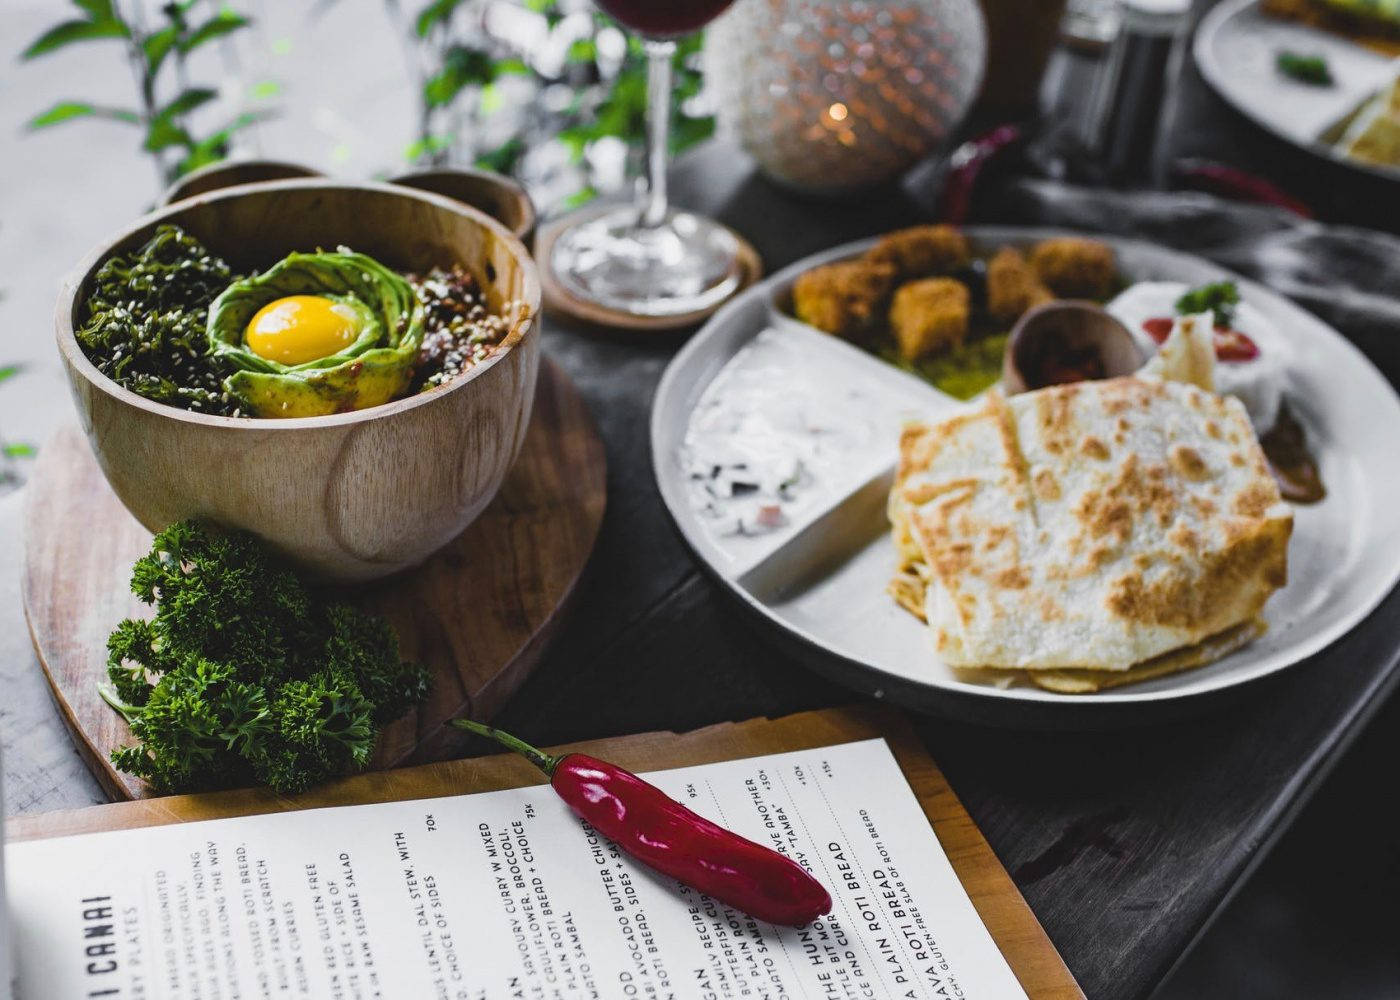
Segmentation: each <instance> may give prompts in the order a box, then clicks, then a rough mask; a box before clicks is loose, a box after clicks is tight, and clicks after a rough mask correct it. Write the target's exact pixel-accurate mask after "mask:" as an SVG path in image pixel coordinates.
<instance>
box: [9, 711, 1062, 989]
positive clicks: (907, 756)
mask: <svg viewBox="0 0 1400 1000" xmlns="http://www.w3.org/2000/svg"><path fill="white" fill-rule="evenodd" d="M881 736H882V737H884V738H885V740H886V741H887V742H888V744H889V746H890V749H891V751H892V752H893V754H894V757H895V759H896V760H897V761H898V762H899V766H900V768H901V769H902V770H903V772H904V776H905V778H907V779H908V781H909V785H910V787H912V788H913V790H914V794H915V796H916V797H917V798H918V800H919V803H920V804H921V805H922V806H923V809H924V814H925V815H926V816H928V819H929V823H930V824H931V825H932V826H933V829H934V832H935V833H936V834H937V835H938V839H939V842H940V843H942V845H943V849H944V851H945V852H946V853H947V855H948V859H949V860H950V861H951V862H952V865H953V869H954V870H955V871H956V872H957V874H958V877H959V878H960V879H961V880H962V884H963V887H964V888H965V889H966V890H967V892H968V895H969V896H970V897H971V898H972V902H973V905H974V906H975V907H976V908H977V912H978V914H979V915H980V916H981V918H982V921H983V923H985V924H986V925H987V929H988V931H990V932H991V935H992V937H993V938H994V939H995V940H996V942H997V945H998V946H999V947H1000V948H1001V952H1002V954H1003V955H1004V956H1005V957H1006V960H1007V963H1008V964H1009V965H1010V966H1011V969H1012V971H1013V972H1014V973H1015V974H1016V978H1017V979H1018V980H1020V982H1021V985H1022V986H1023V987H1024V988H1025V991H1026V993H1027V995H1028V996H1030V997H1031V998H1032V1000H1068V998H1078V1000H1082V998H1083V996H1084V994H1083V993H1082V992H1080V990H1079V987H1078V985H1077V984H1076V983H1075V981H1074V978H1073V976H1071V975H1070V972H1069V970H1068V969H1067V968H1066V967H1065V964H1064V962H1063V960H1061V958H1060V956H1059V953H1058V952H1056V950H1055V946H1054V945H1053V944H1051V942H1050V939H1049V938H1048V937H1047V936H1046V934H1045V931H1044V930H1043V929H1042V928H1041V926H1040V924H1039V923H1038V922H1037V921H1036V919H1035V914H1034V913H1032V912H1031V909H1030V907H1029V906H1027V905H1026V901H1025V900H1024V899H1023V898H1022V897H1021V893H1020V891H1019V890H1018V889H1017V888H1016V884H1015V883H1014V882H1012V881H1011V877H1010V876H1009V875H1008V874H1007V873H1006V869H1004V868H1003V867H1002V866H1001V863H1000V862H999V861H997V858H996V855H995V854H993V853H992V849H991V847H990V846H989V845H988V844H987V841H986V840H985V839H984V838H983V836H982V833H981V831H980V830H978V829H977V826H976V824H974V823H973V822H972V818H971V817H970V816H968V814H967V812H966V810H964V809H963V807H962V803H960V802H959V801H958V798H957V796H956V795H954V794H953V790H952V789H951V788H950V787H949V786H948V782H947V781H946V780H945V779H944V777H943V774H942V772H940V771H939V770H938V767H937V765H936V764H934V762H933V760H932V759H931V758H930V757H929V756H928V753H927V752H926V751H925V750H924V748H923V745H922V743H920V741H919V739H918V737H917V736H916V735H915V734H914V732H913V730H912V729H911V728H910V727H909V724H908V723H907V722H906V721H905V720H904V718H903V717H902V716H900V715H899V714H898V713H897V712H894V711H892V710H889V709H886V708H882V707H878V706H874V705H860V706H852V707H848V708H839V709H827V710H824V711H819V712H804V713H801V714H798V715H789V716H786V717H784V718H781V719H775V720H768V719H754V720H750V721H748V722H740V723H722V724H720V725H716V726H710V727H708V728H705V729H698V730H695V731H694V732H689V733H680V734H677V733H643V734H640V735H637V736H623V737H618V738H616V739H608V740H594V741H591V742H588V743H579V744H572V745H570V746H568V747H567V748H555V752H559V751H560V750H563V749H567V750H577V751H583V752H586V753H590V754H593V755H594V756H597V757H602V758H604V759H607V760H611V761H613V762H615V763H617V764H620V765H622V766H624V767H627V768H630V769H632V770H635V771H649V770H660V769H663V768H672V767H688V766H692V765H697V764H709V763H714V762H716V761H722V760H731V759H736V758H742V757H754V756H758V755H761V754H772V753H783V752H786V751H791V750H810V749H813V748H816V747H822V746H830V745H833V744H838V743H849V742H853V741H856V740H865V739H870V738H872V737H881ZM541 780H542V778H541V776H540V773H539V772H538V771H536V770H535V769H534V767H533V766H532V765H530V764H529V763H527V762H526V761H525V760H523V759H522V758H520V757H517V756H514V755H500V756H494V757H477V758H471V759H467V760H454V761H445V762H442V763H437V764H427V765H424V766H422V767H413V768H404V769H401V770H397V771H379V772H371V773H367V774H362V775H359V776H357V777H354V778H347V779H345V780H343V781H339V782H335V783H333V784H329V785H325V786H323V787H321V788H318V789H316V790H314V791H311V792H308V793H306V794H304V795H300V796H295V797H288V796H282V795H277V794H276V793H274V792H271V791H266V790H257V791H238V792H219V793H215V794H209V795H176V796H170V797H167V798H156V799H139V800H136V801H133V802H120V803H115V804H112V805H105V806H93V807H91V808H88V809H75V810H71V811H66V812H52V813H44V814H40V815H34V816H20V817H16V818H13V819H11V820H9V822H8V823H7V828H6V833H7V836H8V838H9V839H10V840H11V841H16V840H30V839H34V838H38V837H60V836H65V835H68V834H77V833H96V832H100V831H105V830H126V829H134V828H138V827H145V826H158V825H161V824H164V823H183V822H190V821H193V820H206V819H221V818H225V817H230V816H247V815H252V814H255V813H269V812H281V811H286V810H293V809H314V808H320V807H324V806H345V805H355V804H357V803H366V802H390V801H398V800H403V799H419V798H431V797H435V796H442V795H455V794H461V793H467V792H487V791H496V790H498V789H502V788H515V787H518V786H521V785H527V784H539V783H540V782H541Z"/></svg>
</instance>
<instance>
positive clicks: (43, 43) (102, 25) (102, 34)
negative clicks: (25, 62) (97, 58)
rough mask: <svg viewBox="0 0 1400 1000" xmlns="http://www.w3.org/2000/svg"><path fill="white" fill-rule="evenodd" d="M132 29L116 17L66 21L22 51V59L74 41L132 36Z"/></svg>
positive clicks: (39, 54)
mask: <svg viewBox="0 0 1400 1000" xmlns="http://www.w3.org/2000/svg"><path fill="white" fill-rule="evenodd" d="M130 37H131V30H130V29H129V28H128V27H127V26H126V25H125V24H124V23H123V22H121V21H119V20H117V19H116V18H102V19H100V20H91V21H64V22H63V23H62V24H57V25H54V26H53V27H52V28H50V29H49V30H48V31H46V32H44V33H43V34H42V35H40V36H39V37H38V38H36V39H35V40H34V41H33V42H31V43H30V44H29V48H27V49H25V50H24V51H23V52H22V53H20V58H21V59H33V58H34V57H35V56H41V55H44V54H45V53H48V52H52V51H54V50H55V49H61V48H63V46H65V45H71V44H73V43H74V42H90V41H94V40H96V39H99V38H130Z"/></svg>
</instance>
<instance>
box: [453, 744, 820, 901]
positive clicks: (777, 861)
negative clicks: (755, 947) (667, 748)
mask: <svg viewBox="0 0 1400 1000" xmlns="http://www.w3.org/2000/svg"><path fill="white" fill-rule="evenodd" d="M453 724H454V725H456V726H460V727H461V728H462V729H465V730H467V731H468V732H473V733H476V734H477V735H479V736H487V737H490V738H491V739H493V740H495V741H496V742H497V743H500V744H501V745H502V746H505V747H508V748H510V749H511V750H514V751H515V752H516V753H518V754H521V755H522V756H523V757H525V758H526V759H527V760H529V761H530V762H531V763H532V764H534V765H535V766H536V767H538V768H539V769H540V770H541V771H543V772H544V773H545V774H546V775H548V776H549V783H550V784H551V785H552V786H553V787H554V790H555V791H556V792H557V793H558V794H559V797H560V798H561V799H563V800H564V801H565V802H567V803H568V804H569V808H571V809H572V810H573V811H574V812H576V813H577V814H578V815H579V816H580V817H581V818H582V819H584V820H585V821H587V822H588V823H589V824H590V825H591V826H592V827H593V828H594V829H595V830H597V831H598V832H599V833H601V834H603V836H605V837H608V838H609V839H611V840H612V841H613V842H614V843H616V844H617V846H618V847H620V848H622V849H623V850H624V851H626V852H627V853H628V854H630V855H632V857H634V858H636V859H637V860H638V861H641V862H642V863H643V864H645V865H647V866H648V867H649V868H654V869H655V870H656V871H659V872H661V873H662V874H663V875H670V876H671V877H672V878H675V879H678V880H680V881H681V882H684V883H685V884H686V885H688V886H690V887H691V888H693V889H698V890H699V891H700V892H703V893H704V894H705V895H707V896H710V897H712V898H714V899H717V900H719V901H720V902H721V903H726V904H728V905H729V906H733V907H735V908H736V909H739V910H743V911H744V912H745V913H747V914H748V915H749V916H751V917H755V918H757V919H759V920H764V921H767V922H768V923H770V924H781V925H783V926H785V927H801V926H802V925H804V924H809V923H811V922H812V921H813V920H816V919H817V918H818V917H820V916H821V915H822V914H824V913H829V912H831V895H830V894H829V893H828V892H827V891H826V889H824V888H823V887H822V884H821V883H820V882H818V881H817V880H816V879H815V878H813V877H812V876H811V875H810V874H808V872H807V870H806V869H804V868H803V867H802V866H801V865H799V864H798V863H797V862H795V861H793V860H792V859H791V858H786V857H784V856H783V855H781V854H779V853H778V852H777V851H774V850H771V849H769V848H767V847H763V846H762V845H760V844H755V843H754V842H753V841H751V840H746V839H745V838H743V837H741V836H739V835H738V834H737V833H731V832H730V831H729V830H726V829H724V828H723V827H721V826H717V825H716V824H714V823H711V822H710V821H709V820H707V819H706V818H705V817H703V816H700V815H697V814H696V813H693V812H691V811H690V810H689V809H687V808H686V807H685V806H683V805H681V804H680V803H679V802H677V801H676V800H675V799H673V798H671V797H669V796H668V795H666V794H665V793H664V792H662V791H661V789H659V788H657V787H656V786H655V785H651V784H648V783H647V782H645V781H643V780H642V779H641V778H639V777H637V776H636V775H635V774H633V773H632V772H631V771H627V770H624V769H623V768H620V767H618V766H617V765H615V764H609V763H607V762H606V761H601V760H598V759H597V758H595V757H589V756H587V755H586V754H580V753H571V754H565V755H564V756H563V757H551V756H549V755H548V754H546V753H544V752H543V751H542V750H537V749H536V748H535V747H532V746H530V745H529V744H528V743H525V742H523V741H522V740H518V739H516V738H515V737H514V736H511V735H510V734H509V733H503V732H501V731H500V730H499V729H495V728H493V727H491V726H487V725H483V724H482V723H479V722H472V721H471V720H469V719H457V720H455V721H454V723H453Z"/></svg>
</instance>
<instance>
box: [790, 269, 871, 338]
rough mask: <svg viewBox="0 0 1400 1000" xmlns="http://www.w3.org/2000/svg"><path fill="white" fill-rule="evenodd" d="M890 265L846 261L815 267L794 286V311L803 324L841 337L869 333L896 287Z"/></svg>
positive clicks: (798, 279)
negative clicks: (891, 291)
mask: <svg viewBox="0 0 1400 1000" xmlns="http://www.w3.org/2000/svg"><path fill="white" fill-rule="evenodd" d="M894 279H895V270H894V267H893V266H892V265H890V264H881V263H871V262H870V261H866V260H843V261H837V262H836V263H835V264H824V265H822V266H821V267H814V268H812V270H810V271H807V272H805V273H803V274H801V275H799V276H798V278H797V281H796V282H795V283H794V284H793V286H792V311H793V315H795V316H796V317H797V318H798V319H800V320H802V322H804V323H810V324H811V325H812V326H815V327H816V328H817V329H818V330H824V331H825V332H827V333H834V334H836V336H838V337H857V336H860V335H861V334H863V333H866V332H867V331H868V330H869V329H870V326H871V324H872V322H873V321H874V320H875V319H876V318H877V317H879V315H880V313H881V311H882V310H883V309H884V305H885V302H886V301H888V299H889V294H890V289H891V288H892V287H893V286H894Z"/></svg>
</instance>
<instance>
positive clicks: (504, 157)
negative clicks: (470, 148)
mask: <svg viewBox="0 0 1400 1000" xmlns="http://www.w3.org/2000/svg"><path fill="white" fill-rule="evenodd" d="M524 155H525V141H524V140H523V139H521V138H520V136H514V137H512V138H510V139H508V140H506V141H505V142H503V143H502V144H501V145H499V146H497V147H496V148H495V149H492V150H489V151H487V152H485V153H482V154H481V155H480V156H478V157H477V159H476V165H477V166H478V167H481V168H482V169H483V170H494V171H495V172H496V173H498V174H511V173H513V172H514V171H515V167H516V164H518V163H519V162H520V158H521V157H522V156H524Z"/></svg>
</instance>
